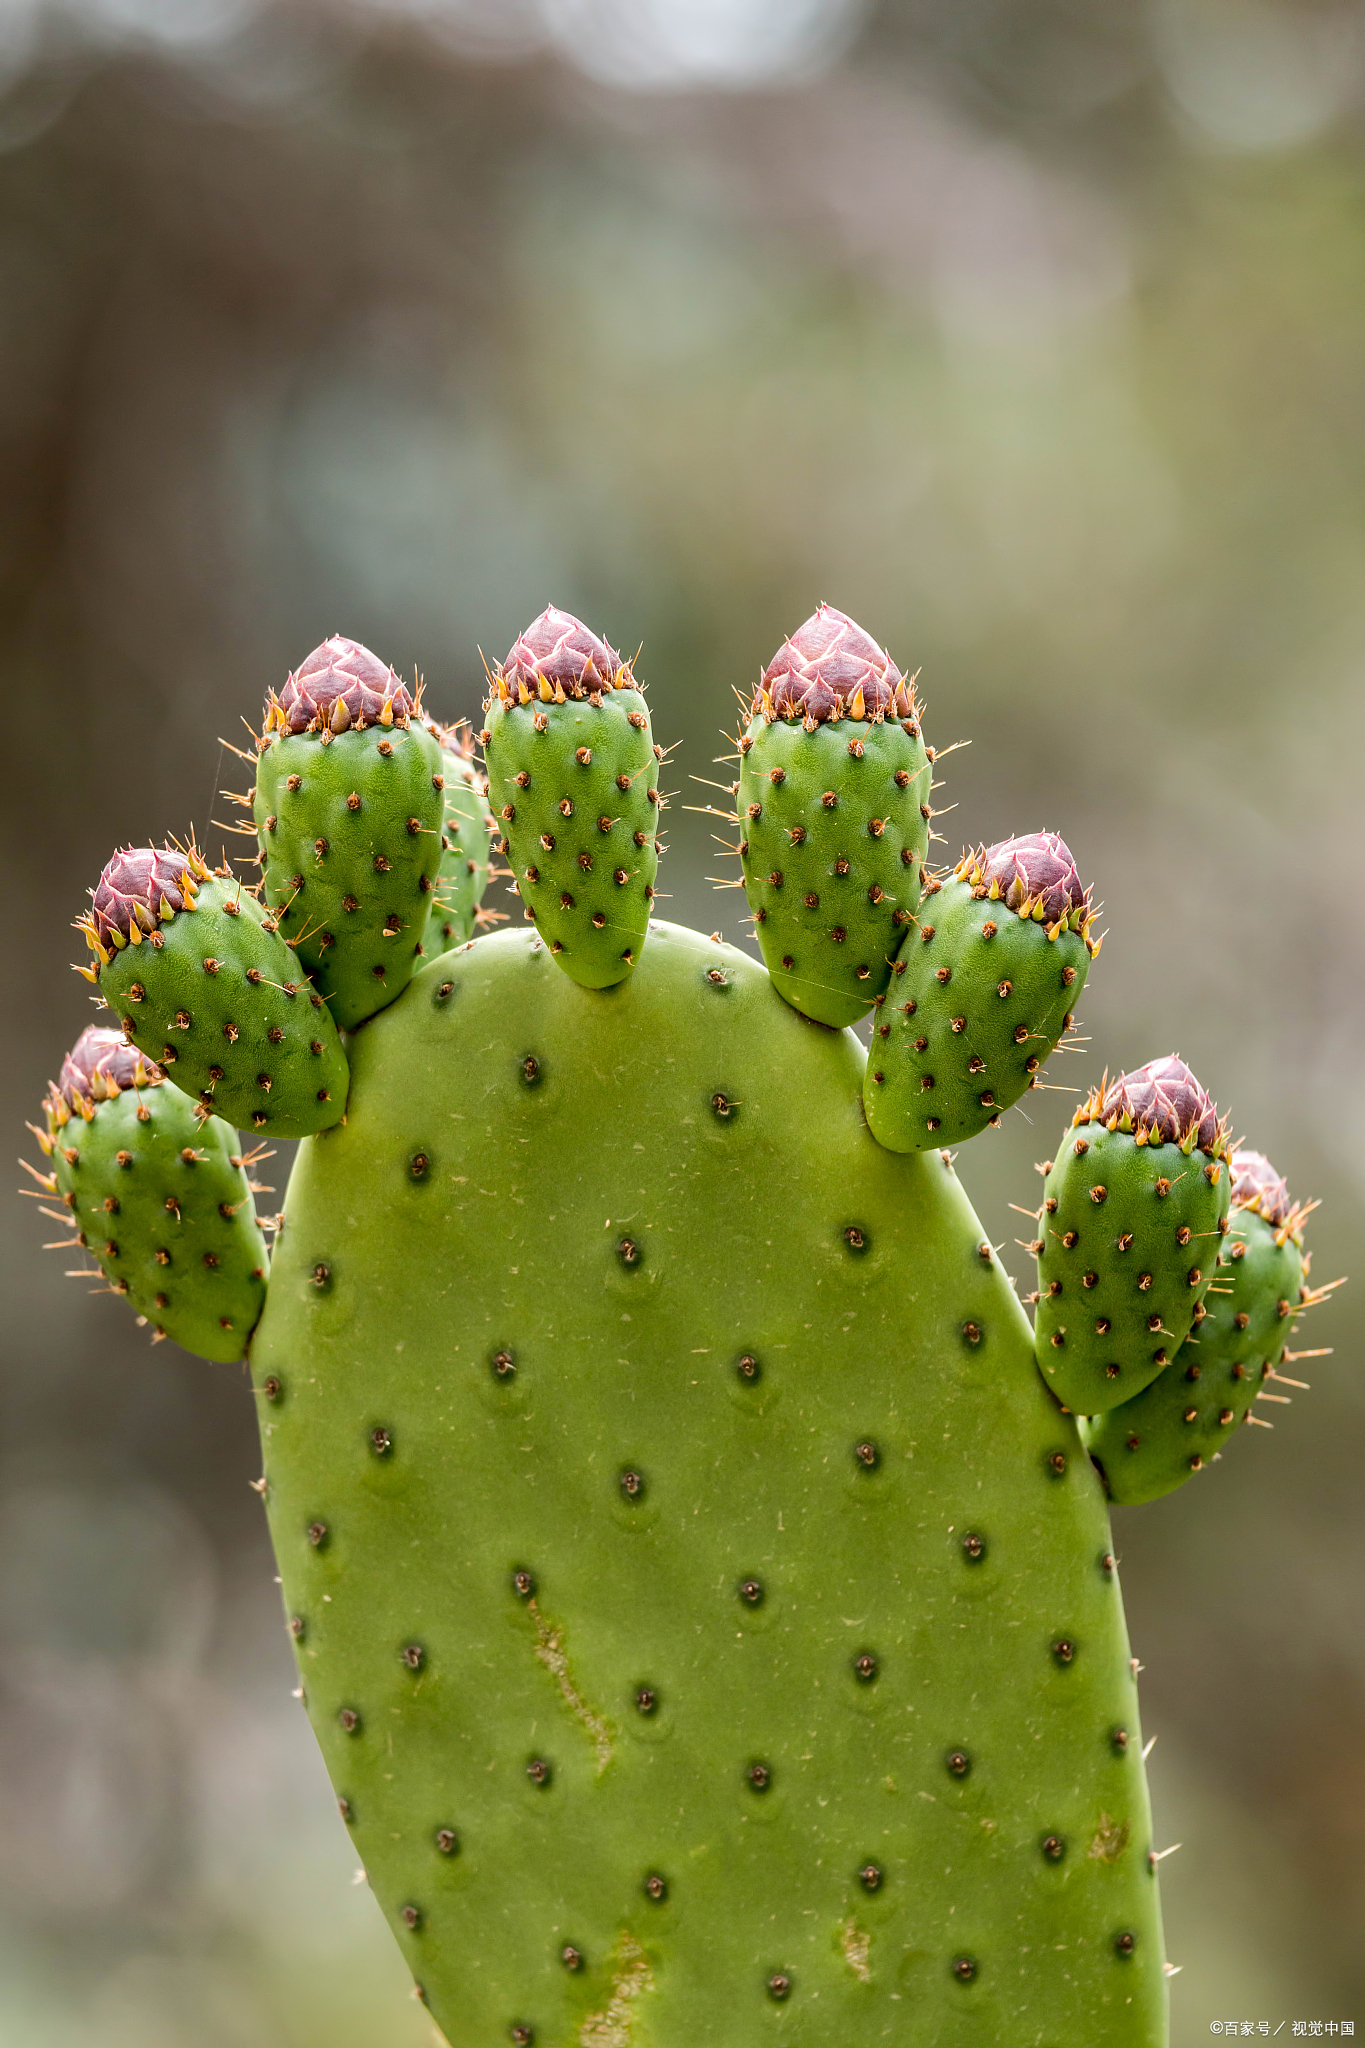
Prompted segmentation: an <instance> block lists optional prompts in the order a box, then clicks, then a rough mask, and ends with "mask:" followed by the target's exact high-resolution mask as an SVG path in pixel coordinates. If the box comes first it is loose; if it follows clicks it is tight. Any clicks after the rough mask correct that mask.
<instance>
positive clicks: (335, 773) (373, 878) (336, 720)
mask: <svg viewBox="0 0 1365 2048" xmlns="http://www.w3.org/2000/svg"><path fill="white" fill-rule="evenodd" d="M420 708H421V691H420V688H419V689H418V690H417V692H416V694H415V695H410V694H409V692H408V690H407V689H406V688H405V686H404V685H403V684H402V683H400V682H399V680H398V678H397V677H396V676H395V675H394V673H393V671H392V670H391V669H389V668H386V667H385V665H384V663H383V662H381V661H379V660H378V659H377V658H376V657H375V656H374V655H373V654H371V653H370V651H369V649H368V648H366V647H360V646H358V645H357V643H356V642H355V641H354V640H343V639H332V640H326V641H324V642H323V644H322V646H321V647H317V648H315V649H314V650H313V652H312V653H311V654H310V655H309V657H308V659H307V661H305V662H304V663H303V664H302V665H301V666H300V667H299V668H298V670H297V671H296V672H295V673H294V674H293V675H291V676H290V677H289V679H288V681H287V682H286V683H285V686H284V689H283V690H282V691H281V693H280V695H279V696H278V697H275V696H274V695H272V696H271V699H270V702H269V704H268V705H267V707H266V718H265V728H264V732H263V734H262V738H261V742H260V749H259V753H260V758H259V760H258V762H257V765H256V787H255V791H254V797H253V810H254V815H255V820H256V829H257V833H258V835H259V838H260V849H261V865H262V872H263V874H264V878H265V895H266V901H267V903H268V904H269V905H270V906H271V908H272V909H273V910H274V911H275V913H276V916H277V918H278V920H279V928H280V933H281V935H282V937H284V938H285V939H287V940H288V941H289V943H290V944H291V945H292V946H294V948H295V950H296V951H297V953H298V957H299V960H300V962H301V964H302V965H303V966H304V967H305V968H306V970H307V972H308V973H309V975H310V976H311V977H312V980H313V983H314V986H315V988H316V989H317V990H318V991H319V992H320V993H321V995H322V996H323V997H324V998H325V1000H326V1001H327V1003H328V1005H329V1006H330V1009H331V1013H332V1016H333V1018H334V1020H335V1021H336V1023H337V1024H339V1025H340V1026H341V1027H342V1029H343V1030H347V1031H349V1030H351V1029H352V1028H353V1027H354V1026H355V1025H357V1024H361V1023H363V1022H364V1021H365V1019H366V1018H367V1017H372V1016H373V1015H374V1013H375V1012H376V1011H377V1010H380V1009H382V1008H383V1007H384V1005H385V1004H386V1003H390V1002H392V1001H393V999H394V997H395V996H398V995H401V994H402V992H403V990H404V989H405V988H406V986H407V984H408V981H409V980H410V978H411V976H412V971H413V968H414V967H415V965H416V963H417V960H418V959H419V957H420V955H421V952H422V940H423V937H424V935H425V932H426V927H427V919H428V917H429V915H430V911H431V904H432V894H433V890H434V887H435V882H436V873H437V870H438V868H439V867H440V864H441V823H442V819H443V817H444V804H443V802H442V783H443V778H442V774H441V748H440V743H439V741H438V740H437V739H436V738H435V737H434V735H433V734H432V733H430V732H428V730H427V729H426V726H425V725H424V724H423V723H422V721H421V719H420V718H419V717H418V715H417V714H418V712H419V711H420Z"/></svg>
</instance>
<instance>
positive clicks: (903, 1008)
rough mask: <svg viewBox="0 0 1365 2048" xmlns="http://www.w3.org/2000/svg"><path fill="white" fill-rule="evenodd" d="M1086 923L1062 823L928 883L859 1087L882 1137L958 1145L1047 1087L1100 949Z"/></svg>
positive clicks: (1085, 899) (979, 852) (973, 857)
mask: <svg viewBox="0 0 1365 2048" xmlns="http://www.w3.org/2000/svg"><path fill="white" fill-rule="evenodd" d="M1092 924H1093V913H1092V911H1091V905H1090V891H1089V890H1088V889H1086V888H1085V887H1084V886H1083V885H1082V882H1081V878H1080V876H1079V875H1078V873H1077V872H1076V863H1075V862H1074V861H1073V859H1072V858H1071V853H1070V850H1069V848H1068V847H1067V845H1066V842H1065V841H1064V840H1063V839H1061V838H1060V837H1059V836H1058V834H1057V833H1055V832H1030V833H1027V834H1025V836H1024V837H1022V838H1016V839H1003V840H1001V842H1000V844H999V845H998V846H987V847H978V848H977V849H976V851H975V852H972V853H967V854H964V855H963V857H962V859H961V860H960V861H959V862H958V864H957V866H956V868H955V869H954V871H953V872H952V874H951V875H948V876H946V877H945V878H944V879H943V880H942V881H941V882H939V881H933V882H931V883H930V884H929V886H928V888H927V889H926V891H925V896H924V901H923V902H922V903H921V905H920V914H919V917H918V919H917V921H916V925H915V930H914V932H913V933H912V934H911V936H910V937H909V938H908V939H907V940H906V943H905V945H904V946H903V947H902V949H901V953H900V957H899V958H898V959H897V961H896V963H895V967H894V970H893V975H892V981H891V986H890V988H889V989H888V991H887V993H886V996H885V997H884V998H883V999H882V1000H881V1002H880V1005H879V1007H880V1010H881V1015H880V1017H879V1019H878V1023H877V1027H876V1031H875V1033H874V1035H873V1040H872V1054H871V1058H870V1059H869V1061H868V1067H867V1076H866V1079H865V1081H864V1084H863V1100H864V1104H865V1106H866V1109H867V1119H868V1122H869V1123H870V1124H871V1126H872V1130H873V1132H874V1134H875V1135H876V1137H877V1138H878V1139H879V1140H880V1142H881V1143H882V1144H883V1145H887V1146H889V1147H890V1148H891V1149H892V1150H893V1151H896V1152H914V1151H924V1150H926V1149H928V1148H932V1147H933V1146H936V1145H957V1144H961V1143H962V1141H963V1140H964V1139H965V1138H972V1137H975V1136H976V1133H977V1132H978V1131H981V1130H984V1129H985V1127H986V1126H987V1124H997V1123H999V1121H1000V1117H1001V1115H1002V1113H1003V1112H1004V1111H1005V1110H1007V1109H1009V1108H1011V1107H1012V1106H1013V1104H1014V1103H1016V1102H1017V1101H1018V1100H1019V1098H1020V1096H1021V1095H1023V1094H1024V1093H1025V1092H1026V1090H1028V1089H1030V1088H1037V1087H1038V1086H1039V1085H1040V1083H1039V1079H1038V1077H1039V1074H1040V1072H1041V1070H1042V1067H1043V1064H1044V1062H1045V1061H1046V1060H1047V1059H1048V1058H1049V1057H1050V1055H1051V1054H1052V1052H1053V1051H1054V1049H1055V1048H1056V1046H1057V1044H1058V1042H1059V1040H1060V1039H1062V1038H1063V1037H1064V1036H1065V1034H1066V1033H1067V1032H1069V1031H1070V1030H1072V1029H1073V1027H1074V1024H1075V1010H1076V1001H1077V998H1078V997H1079V995H1080V993H1081V990H1082V989H1083V988H1084V986H1085V978H1086V975H1087V973H1088V972H1089V968H1090V962H1091V959H1092V958H1093V957H1094V955H1095V954H1096V953H1097V952H1098V951H1099V946H1100V942H1099V940H1098V939H1097V938H1095V937H1093V936H1092V930H1091V927H1092Z"/></svg>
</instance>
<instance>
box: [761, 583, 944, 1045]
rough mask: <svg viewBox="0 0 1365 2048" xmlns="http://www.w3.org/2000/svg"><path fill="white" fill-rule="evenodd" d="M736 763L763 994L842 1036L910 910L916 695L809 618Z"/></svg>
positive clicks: (841, 629)
mask: <svg viewBox="0 0 1365 2048" xmlns="http://www.w3.org/2000/svg"><path fill="white" fill-rule="evenodd" d="M740 756H741V759H740V769H739V791H738V799H739V831H740V847H739V852H740V860H741V863H742V865H743V869H744V890H745V894H746V895H747V897H748V899H749V908H750V910H751V911H752V912H753V916H754V923H755V925H756V927H757V931H758V943H759V946H760V948H761V950H762V953H763V958H764V961H765V962H766V964H767V968H768V972H769V973H770V975H771V976H772V980H773V986H774V987H775V988H776V990H777V992H778V994H779V995H781V996H782V997H783V998H784V999H785V1000H786V1001H787V1002H789V1003H790V1004H791V1005H792V1008H793V1009H796V1010H800V1011H801V1012H802V1013H803V1015H805V1016H807V1017H813V1018H815V1019H816V1020H817V1021H818V1022H819V1023H821V1024H832V1025H846V1024H854V1023H856V1022H857V1020H858V1018H859V1017H863V1016H865V1015H866V1014H867V1012H868V1011H869V1010H870V1009H871V1008H872V1006H873V1004H874V1003H875V1002H876V1000H877V998H878V996H880V995H881V994H883V992H884V991H885V989H886V987H887V984H888V982H889V981H890V979H891V962H892V960H893V959H894V957H895V954H896V951H897V948H898V947H899V946H900V944H901V941H902V939H903V938H904V936H905V933H906V931H907V929H908V928H909V927H910V925H911V923H912V922H913V918H914V913H915V910H916V908H917V906H918V904H919V899H920V885H921V880H922V872H923V863H924V855H925V849H926V848H927V846H928V843H929V815H930V814H929V782H930V774H931V770H930V767H929V757H928V754H927V753H926V750H925V746H924V741H923V739H922V737H921V734H920V721H919V713H918V710H917V707H916V704H915V692H914V683H913V681H911V682H907V681H906V680H905V678H904V677H903V676H902V674H901V672H900V670H899V669H898V668H897V667H896V664H895V663H894V662H893V661H892V660H891V658H890V656H889V655H888V654H886V653H885V652H884V651H883V650H882V649H881V648H880V647H878V645H877V643H876V641H875V640H873V639H871V638H870V637H869V636H868V634H866V633H865V632H864V631H863V629H862V627H861V626H856V625H855V624H854V623H853V621H852V619H848V618H845V616H844V614H843V613H842V612H837V611H835V610H834V609H833V607H832V606H831V605H821V607H820V609H819V611H818V612H816V613H815V615H814V617H812V618H809V619H807V621H806V623H805V625H804V626H802V627H801V629H800V631H799V632H797V633H794V634H793V635H792V637H791V639H789V640H786V641H784V642H783V644H782V646H781V647H780V648H779V649H778V651H777V653H776V654H775V655H774V657H773V659H772V661H771V662H770V664H769V665H768V667H767V668H766V669H765V670H764V671H763V675H762V677H761V679H760V681H759V686H758V689H757V691H756V692H755V695H754V698H753V701H752V704H751V705H750V707H749V717H748V723H747V725H746V727H745V730H744V733H743V736H742V738H741V740H740Z"/></svg>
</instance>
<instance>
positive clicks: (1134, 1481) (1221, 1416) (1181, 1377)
mask: <svg viewBox="0 0 1365 2048" xmlns="http://www.w3.org/2000/svg"><path fill="white" fill-rule="evenodd" d="M1231 1168H1232V1207H1231V1210H1230V1212H1229V1224H1228V1235H1227V1238H1226V1240H1225V1241H1224V1245H1223V1250H1222V1255H1221V1257H1220V1259H1219V1267H1218V1272H1217V1274H1216V1275H1215V1277H1214V1281H1213V1285H1212V1286H1211V1287H1210V1289H1209V1293H1208V1298H1207V1301H1206V1303H1205V1306H1206V1308H1207V1311H1208V1313H1207V1315H1206V1316H1204V1318H1203V1319H1202V1320H1201V1321H1200V1322H1199V1323H1198V1324H1197V1325H1196V1327H1195V1328H1194V1330H1192V1331H1191V1333H1190V1335H1189V1336H1188V1337H1187V1338H1186V1340H1185V1342H1184V1343H1183V1344H1182V1345H1181V1347H1180V1349H1179V1351H1177V1353H1176V1354H1175V1357H1174V1358H1173V1359H1172V1360H1171V1363H1170V1364H1169V1365H1168V1366H1167V1367H1166V1369H1165V1371H1164V1372H1163V1373H1161V1374H1160V1375H1159V1376H1158V1378H1156V1379H1155V1380H1153V1382H1152V1384H1151V1385H1150V1386H1149V1387H1148V1388H1147V1389H1146V1390H1145V1392H1143V1393H1141V1394H1139V1395H1138V1397H1137V1399H1136V1400H1134V1401H1125V1402H1124V1403H1123V1406H1122V1407H1120V1408H1111V1409H1110V1410H1109V1412H1108V1414H1107V1415H1104V1416H1102V1417H1100V1418H1098V1419H1097V1420H1095V1421H1093V1422H1087V1423H1085V1424H1083V1426H1082V1427H1083V1434H1084V1435H1085V1437H1086V1442H1087V1448H1088V1449H1089V1452H1090V1455H1091V1457H1092V1459H1093V1460H1094V1462H1095V1464H1096V1465H1097V1466H1098V1468H1099V1471H1100V1474H1101V1476H1102V1478H1103V1479H1104V1483H1105V1487H1106V1489H1107V1491H1108V1494H1109V1497H1110V1499H1111V1500H1115V1501H1120V1502H1123V1503H1124V1504H1126V1505H1131V1504H1136V1503H1138V1502H1141V1501H1148V1500H1158V1499H1160V1497H1161V1495H1162V1494H1165V1493H1171V1492H1173V1491H1174V1489H1175V1488H1176V1487H1177V1486H1182V1485H1183V1484H1184V1482H1185V1481H1186V1480H1187V1479H1188V1478H1189V1477H1190V1476H1191V1474H1192V1473H1195V1472H1199V1471H1203V1470H1204V1469H1205V1468H1206V1467H1207V1466H1208V1465H1210V1464H1211V1463H1212V1461H1213V1460H1214V1458H1216V1457H1217V1456H1218V1455H1219V1453H1220V1452H1221V1451H1222V1450H1223V1449H1224V1447H1225V1446H1226V1444H1227V1442H1228V1440H1229V1438H1230V1437H1231V1436H1232V1433H1233V1431H1234V1429H1235V1428H1236V1426H1237V1424H1238V1423H1240V1422H1246V1421H1247V1420H1248V1419H1250V1418H1251V1417H1252V1414H1253V1407H1252V1404H1253V1402H1255V1401H1257V1400H1259V1399H1264V1398H1266V1397H1267V1394H1268V1391H1269V1390H1268V1389H1265V1387H1264V1384H1263V1383H1264V1382H1265V1381H1267V1380H1272V1379H1273V1380H1279V1379H1280V1378H1281V1375H1280V1374H1279V1373H1277V1372H1276V1370H1275V1366H1276V1363H1277V1362H1283V1355H1284V1347H1285V1339H1286V1337H1287V1336H1288V1335H1289V1333H1290V1332H1291V1331H1292V1330H1293V1328H1294V1318H1295V1317H1296V1316H1297V1315H1298V1313H1299V1310H1300V1308H1301V1307H1304V1306H1306V1305H1307V1303H1306V1301H1305V1291H1304V1279H1305V1273H1306V1270H1307V1268H1306V1259H1305V1253H1304V1250H1303V1222H1304V1217H1305V1215H1306V1213H1307V1211H1306V1210H1305V1209H1304V1208H1303V1207H1301V1206H1296V1205H1291V1203H1290V1201H1289V1196H1288V1193H1287V1191H1286V1189H1285V1184H1284V1181H1283V1179H1282V1178H1281V1176H1280V1175H1279V1174H1277V1173H1276V1172H1275V1170H1274V1168H1273V1167H1272V1166H1271V1165H1270V1162H1269V1160H1268V1159H1266V1158H1265V1156H1264V1154H1262V1153H1260V1152H1245V1151H1239V1152H1234V1153H1233V1155H1232V1162H1231ZM1285 1384H1287V1385H1289V1386H1295V1387H1297V1386H1301V1385H1302V1384H1303V1383H1302V1381H1300V1380H1288V1381H1286V1382H1285ZM1270 1398H1272V1399H1284V1398H1287V1397H1284V1396H1276V1395H1271V1396H1270Z"/></svg>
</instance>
